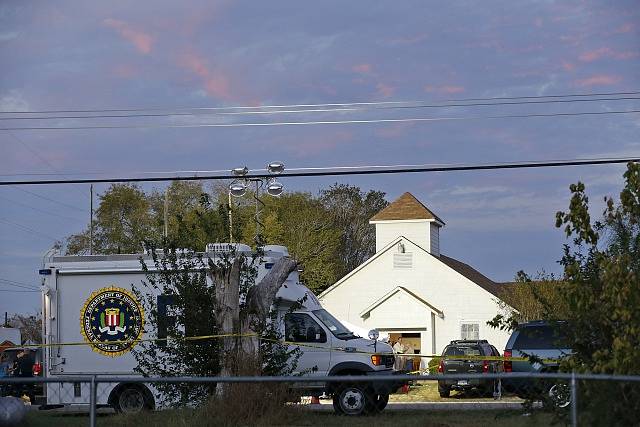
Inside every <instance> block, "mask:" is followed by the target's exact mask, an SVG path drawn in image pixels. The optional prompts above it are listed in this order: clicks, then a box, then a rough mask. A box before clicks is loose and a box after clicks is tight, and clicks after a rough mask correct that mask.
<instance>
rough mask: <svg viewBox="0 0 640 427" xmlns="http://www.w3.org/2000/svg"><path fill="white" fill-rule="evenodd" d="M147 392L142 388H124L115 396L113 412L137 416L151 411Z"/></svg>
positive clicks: (151, 403) (151, 405)
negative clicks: (144, 411)
mask: <svg viewBox="0 0 640 427" xmlns="http://www.w3.org/2000/svg"><path fill="white" fill-rule="evenodd" d="M150 394H151V393H150V392H149V390H147V389H145V388H142V387H135V386H126V387H124V388H123V389H122V390H120V392H119V393H118V395H117V396H116V399H115V405H114V406H115V410H116V412H118V413H120V414H137V413H138V412H141V411H143V410H151V409H153V402H152V401H151V398H150V397H149V395H150Z"/></svg>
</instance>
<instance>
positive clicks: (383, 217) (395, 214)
mask: <svg viewBox="0 0 640 427" xmlns="http://www.w3.org/2000/svg"><path fill="white" fill-rule="evenodd" d="M403 219H404V220H406V219H433V220H436V221H438V222H439V223H441V224H443V225H444V221H443V220H442V219H440V218H439V217H438V215H436V214H434V213H433V212H431V211H430V210H429V208H427V207H426V206H425V205H423V204H422V203H420V201H419V200H418V199H416V198H415V197H414V195H413V194H411V193H409V192H407V193H404V194H403V195H402V196H400V197H398V198H397V199H396V200H394V201H393V202H392V203H391V204H390V205H389V206H387V207H386V208H384V209H382V210H381V211H380V212H378V213H377V214H375V215H374V216H373V218H371V220H370V221H393V220H403Z"/></svg>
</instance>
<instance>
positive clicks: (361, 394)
mask: <svg viewBox="0 0 640 427" xmlns="http://www.w3.org/2000/svg"><path fill="white" fill-rule="evenodd" d="M373 397H374V396H373V395H372V393H370V392H369V391H368V390H367V387H366V385H365V384H364V383H363V384H347V385H341V386H339V387H338V389H337V390H336V392H335V393H334V395H333V409H334V411H335V412H336V413H337V414H344V415H362V414H364V413H365V411H366V410H367V409H368V408H370V407H371V403H370V402H372V401H373Z"/></svg>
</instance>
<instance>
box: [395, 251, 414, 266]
mask: <svg viewBox="0 0 640 427" xmlns="http://www.w3.org/2000/svg"><path fill="white" fill-rule="evenodd" d="M410 268H413V254H412V253H410V252H409V253H399V254H393V269H394V270H406V269H410Z"/></svg>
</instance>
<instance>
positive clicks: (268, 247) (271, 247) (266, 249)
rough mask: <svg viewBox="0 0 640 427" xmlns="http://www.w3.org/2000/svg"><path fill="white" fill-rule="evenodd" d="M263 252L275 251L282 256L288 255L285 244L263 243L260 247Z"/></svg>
mask: <svg viewBox="0 0 640 427" xmlns="http://www.w3.org/2000/svg"><path fill="white" fill-rule="evenodd" d="M262 249H263V250H264V252H265V254H266V255H269V254H267V252H276V253H278V254H281V255H282V256H289V249H287V247H286V246H282V245H265V246H264V247H263V248H262Z"/></svg>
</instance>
